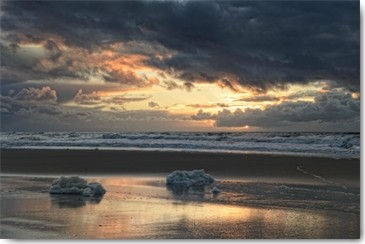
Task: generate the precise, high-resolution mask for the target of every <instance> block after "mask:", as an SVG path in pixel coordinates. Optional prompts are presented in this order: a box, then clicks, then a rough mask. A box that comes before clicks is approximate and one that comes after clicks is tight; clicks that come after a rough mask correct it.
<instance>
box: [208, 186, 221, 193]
mask: <svg viewBox="0 0 365 244" xmlns="http://www.w3.org/2000/svg"><path fill="white" fill-rule="evenodd" d="M210 192H211V193H213V194H214V195H216V194H219V193H221V190H219V189H218V187H216V186H215V187H213V189H212V190H211V191H210Z"/></svg>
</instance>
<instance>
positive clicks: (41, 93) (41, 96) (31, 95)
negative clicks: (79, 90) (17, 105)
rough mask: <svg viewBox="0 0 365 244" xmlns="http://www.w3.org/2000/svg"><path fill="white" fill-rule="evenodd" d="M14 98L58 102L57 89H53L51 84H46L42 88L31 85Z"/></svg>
mask: <svg viewBox="0 0 365 244" xmlns="http://www.w3.org/2000/svg"><path fill="white" fill-rule="evenodd" d="M14 99H15V100H18V101H28V102H33V101H35V102H45V103H57V94H56V91H55V90H52V89H51V88H50V87H49V86H44V87H42V88H40V89H37V88H33V87H30V88H23V89H22V90H21V91H20V92H19V93H18V94H16V95H15V96H14Z"/></svg>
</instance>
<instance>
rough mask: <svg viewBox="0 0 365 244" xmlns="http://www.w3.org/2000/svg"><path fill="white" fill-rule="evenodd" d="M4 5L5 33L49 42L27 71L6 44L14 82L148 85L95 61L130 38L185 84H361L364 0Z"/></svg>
mask: <svg viewBox="0 0 365 244" xmlns="http://www.w3.org/2000/svg"><path fill="white" fill-rule="evenodd" d="M101 9H102V11H100V10H101ZM2 11H3V13H2V35H1V38H2V40H4V41H6V42H8V43H11V45H14V44H15V45H19V46H21V44H22V43H24V42H28V43H42V45H43V46H44V48H45V49H46V50H47V52H48V55H47V57H46V58H43V59H39V60H38V61H37V62H39V63H40V65H39V66H36V67H37V70H33V68H32V67H34V66H26V68H25V70H24V67H23V71H21V69H22V68H21V65H20V63H21V61H19V60H14V59H11V58H10V57H14V52H13V51H12V50H11V49H10V48H9V52H8V51H5V52H4V54H5V55H4V54H3V56H4V58H2V61H5V62H4V63H5V66H4V67H6V68H5V70H6V72H5V74H4V77H5V78H6V80H9V82H10V81H12V80H21V79H27V77H28V79H29V77H34V78H36V77H38V78H39V77H40V78H44V77H53V78H55V77H62V76H67V77H72V75H73V76H77V77H78V78H79V79H82V78H88V77H89V76H94V75H100V76H101V77H104V78H105V80H107V81H113V82H120V83H123V84H127V85H135V84H137V85H139V86H142V85H148V84H149V83H148V82H147V83H146V80H144V79H143V78H141V77H139V76H138V75H136V74H135V73H133V72H130V71H128V70H123V69H120V68H117V67H115V68H113V66H112V65H108V64H107V63H105V62H100V60H105V58H106V57H107V56H103V55H101V56H100V59H98V58H96V61H94V60H95V59H93V57H94V56H95V54H96V53H99V52H100V51H103V50H106V49H110V48H111V46H112V45H114V44H116V43H121V44H122V45H129V46H130V47H128V48H125V49H123V48H120V47H119V51H120V52H119V53H123V55H139V56H140V57H145V58H144V59H143V60H139V61H137V64H138V62H139V64H138V65H144V66H146V67H150V68H153V69H156V70H160V71H163V72H166V73H168V74H170V75H172V76H174V77H175V78H181V79H183V80H184V81H186V82H188V83H186V84H189V85H188V86H187V87H185V88H187V90H189V89H191V88H192V86H191V84H194V83H195V82H213V83H217V84H218V85H221V86H224V87H228V88H230V89H233V90H237V89H238V88H237V87H236V86H234V84H239V85H242V86H246V87H251V88H252V89H256V90H260V91H264V90H267V89H269V88H271V87H273V86H274V87H285V86H286V85H288V84H292V83H308V82H310V81H313V80H318V79H327V80H328V79H329V80H333V81H334V82H336V83H337V84H340V85H341V86H344V87H347V88H349V89H351V90H356V91H359V89H360V82H359V80H360V58H359V53H360V42H359V40H360V21H359V20H360V15H359V12H360V11H359V4H358V2H356V1H302V2H297V1H294V2H287V1H285V2H277V1H264V2H260V1H184V2H181V1H153V2H151V1H134V2H125V1H120V2H118V1H116V2H108V3H105V2H87V3H86V2H83V1H78V2H70V1H66V2H60V1H52V2H49V1H48V2H27V1H25V2H21V1H6V2H4V3H3V4H2ZM126 43H127V44H126ZM60 44H62V45H63V46H65V47H67V48H65V49H62V45H60ZM57 47H58V48H57ZM16 49H17V50H18V48H16ZM66 49H67V50H71V53H70V52H68V51H66ZM127 49H130V51H129V53H126V52H127V51H126V50H127ZM92 54H94V55H92ZM94 58H95V57H94ZM109 58H110V57H109ZM111 58H112V61H113V60H115V61H116V63H117V62H123V60H120V59H119V60H118V59H116V58H115V59H114V58H113V57H111ZM6 60H8V61H6ZM9 60H11V61H9ZM116 63H115V64H116ZM127 66H130V67H132V66H133V65H132V64H130V63H128V65H127ZM17 71H20V72H21V73H22V75H17ZM32 75H33V76H32ZM227 77H229V79H227ZM227 81H229V83H228V82H227ZM230 84H231V85H232V86H231V85H230ZM170 85H171V84H170ZM170 85H169V84H167V88H174V86H170ZM172 85H173V84H172Z"/></svg>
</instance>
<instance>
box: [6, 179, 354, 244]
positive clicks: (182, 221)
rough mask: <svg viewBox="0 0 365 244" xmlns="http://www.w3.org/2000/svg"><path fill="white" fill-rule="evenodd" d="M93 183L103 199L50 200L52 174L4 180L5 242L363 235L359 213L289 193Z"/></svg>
mask: <svg viewBox="0 0 365 244" xmlns="http://www.w3.org/2000/svg"><path fill="white" fill-rule="evenodd" d="M89 180H91V179H90V178H89ZM92 180H97V181H99V182H101V183H102V184H103V185H104V187H105V188H106V189H107V193H106V194H105V195H104V196H103V197H102V198H86V197H82V196H75V195H71V196H70V195H49V194H48V192H47V190H48V189H49V185H50V182H52V178H49V177H15V176H3V177H1V183H2V184H1V216H2V217H1V232H0V234H1V238H12V239H22V238H27V239H29V238H30V239H36V238H47V239H49V238H58V239H64V238H65V239H70V238H71V239H75V238H76V239H78V238H80V239H94V238H97V239H109V238H113V239H174V238H180V239H181V238H189V239H191V238H203V239H209V238H218V239H229V238H234V239H279V238H300V239H302V238H310V239H317V238H326V239H329V238H336V239H337V238H345V239H349V238H359V235H360V227H359V226H360V217H359V213H356V212H347V211H346V210H340V209H337V210H326V209H313V208H311V207H310V206H309V208H305V207H303V206H301V205H298V204H296V206H295V207H290V206H289V205H287V206H285V202H284V203H283V204H284V205H283V206H280V205H277V204H276V205H275V204H272V203H274V202H276V201H279V200H280V199H283V198H286V197H287V196H289V195H286V196H284V197H281V198H278V199H277V200H275V196H274V195H275V194H274V195H273V194H272V193H270V194H268V195H266V197H265V198H264V199H263V198H261V197H260V194H261V193H260V192H254V193H250V192H245V193H242V192H241V193H240V192H239V191H236V190H235V187H233V188H232V185H231V186H230V187H231V189H232V190H233V192H231V193H230V192H229V191H226V190H225V191H224V193H222V195H218V196H213V195H212V194H211V193H209V191H208V189H206V190H205V191H190V192H185V193H181V192H176V191H173V190H169V189H167V188H166V186H165V183H164V179H163V178H161V177H152V176H148V177H147V176H143V177H142V176H129V177H126V176H125V177H97V178H94V179H92ZM227 184H228V186H229V184H233V186H234V185H235V184H236V185H235V186H237V184H243V185H241V187H240V189H246V190H248V189H251V188H252V187H253V185H252V184H251V185H248V186H247V185H245V183H239V182H237V181H235V182H231V183H229V182H218V185H219V186H220V187H221V188H222V189H226V188H225V187H227ZM280 187H282V186H280ZM280 187H279V188H278V189H280ZM287 187H290V185H289V186H287ZM228 188H229V187H228ZM228 188H227V189H228ZM265 189H266V191H265V192H267V190H268V189H269V186H266V188H265ZM271 189H276V188H275V185H274V187H273V188H271ZM306 190H308V189H306ZM278 192H282V190H280V191H278ZM317 193H318V192H317ZM238 195H240V196H238ZM273 196H274V198H273ZM239 197H240V199H241V201H239V200H238V199H237V198H239ZM308 197H309V198H312V199H306V200H302V201H301V202H302V203H305V202H310V201H313V200H314V201H315V200H316V199H314V198H313V195H311V196H309V195H308ZM248 198H252V199H253V200H256V202H251V203H249V202H248V201H247V199H248ZM274 200H275V201H274ZM292 200H293V201H294V202H293V203H298V202H300V199H296V200H294V199H292ZM317 200H318V203H319V202H320V201H328V199H327V200H323V199H322V200H321V199H317ZM260 201H261V203H259V202H260ZM270 201H271V202H270ZM354 201H355V202H356V201H359V199H358V198H357V199H355V200H354ZM331 204H332V203H331ZM331 204H330V205H331Z"/></svg>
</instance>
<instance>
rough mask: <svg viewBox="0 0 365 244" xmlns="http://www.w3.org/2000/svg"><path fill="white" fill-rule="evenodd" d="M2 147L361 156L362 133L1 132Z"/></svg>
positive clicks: (337, 156) (339, 156) (336, 156)
mask: <svg viewBox="0 0 365 244" xmlns="http://www.w3.org/2000/svg"><path fill="white" fill-rule="evenodd" d="M0 143H1V148H43V149H64V148H69V149H85V148H93V149H94V148H98V149H114V150H158V151H202V152H230V153H259V154H295V155H303V156H324V157H335V158H360V134H359V133H234V132H233V133H207V132H199V133H197V132H163V133H158V132H150V133H96V132H95V133H94V132H87V133H74V132H72V133H70V132H64V133H58V132H39V133H24V132H12V133H5V132H2V133H1V139H0Z"/></svg>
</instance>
